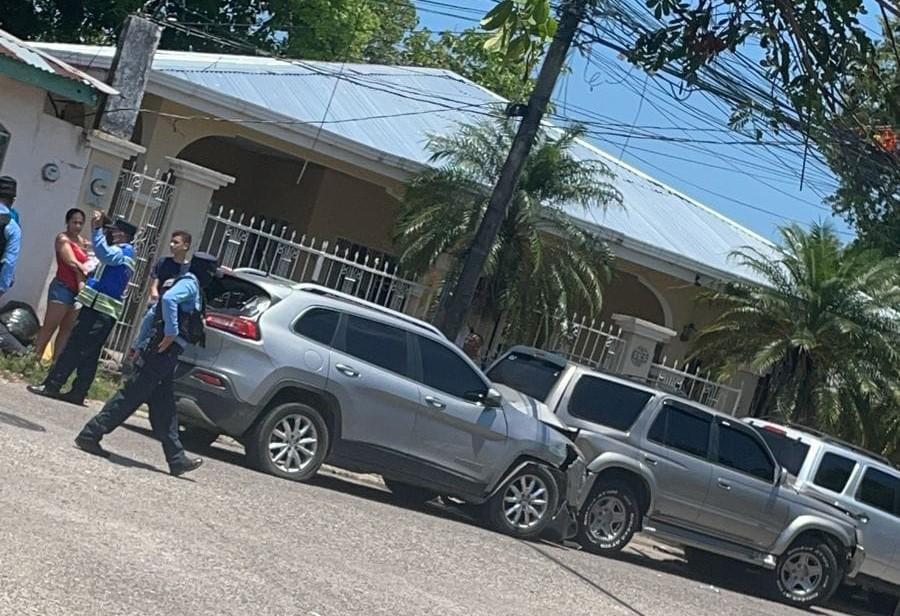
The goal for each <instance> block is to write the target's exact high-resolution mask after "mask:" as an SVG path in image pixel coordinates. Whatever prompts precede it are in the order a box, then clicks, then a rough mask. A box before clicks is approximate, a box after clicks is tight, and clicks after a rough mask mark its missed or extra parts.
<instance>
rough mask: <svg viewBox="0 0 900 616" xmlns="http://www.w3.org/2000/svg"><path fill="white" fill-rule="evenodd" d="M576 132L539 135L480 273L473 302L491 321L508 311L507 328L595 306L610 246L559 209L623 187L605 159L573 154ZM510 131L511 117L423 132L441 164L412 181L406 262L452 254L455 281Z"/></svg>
mask: <svg viewBox="0 0 900 616" xmlns="http://www.w3.org/2000/svg"><path fill="white" fill-rule="evenodd" d="M583 134H584V129H583V128H581V127H573V128H569V129H567V130H564V131H552V132H551V131H544V132H543V133H541V134H540V135H539V137H538V141H537V143H536V144H535V146H534V148H533V149H532V153H531V155H530V156H529V158H528V161H527V163H526V165H525V169H524V171H523V173H522V178H521V181H520V182H519V185H518V189H517V191H516V193H515V196H514V197H513V201H512V203H511V205H510V208H509V210H508V213H507V216H506V219H505V220H504V222H503V226H502V228H501V230H500V233H499V234H498V236H497V238H496V240H495V242H494V245H493V247H492V249H491V253H490V257H489V259H488V263H487V265H486V267H485V271H484V273H483V274H482V278H481V281H480V286H479V294H478V297H477V298H476V301H477V302H478V308H480V309H481V310H482V311H485V312H486V313H487V314H490V315H491V316H493V317H494V318H495V319H496V320H497V321H499V320H500V319H501V317H503V316H505V317H506V319H507V321H508V322H510V323H511V324H512V326H513V328H514V331H519V332H521V331H524V330H526V329H528V330H529V331H534V330H533V328H534V327H535V326H543V327H547V326H548V324H549V323H550V322H551V321H552V317H554V316H565V315H567V314H568V313H569V311H570V310H572V309H573V308H575V307H578V308H579V309H581V310H594V311H596V310H599V308H600V305H601V304H602V301H603V287H604V285H605V284H606V282H607V281H608V279H609V276H610V269H609V264H610V262H611V254H610V252H609V250H608V248H607V246H606V244H605V243H604V242H603V241H602V240H600V239H599V238H598V237H596V236H595V235H594V234H592V233H590V232H589V231H587V230H585V229H584V228H583V227H581V226H579V225H578V224H576V223H575V221H574V219H572V218H571V217H569V216H568V215H567V214H566V211H565V210H566V208H571V207H576V208H578V207H580V208H585V209H588V208H593V207H601V208H602V207H606V206H607V204H610V203H619V202H620V201H621V196H620V195H619V193H618V191H617V190H616V189H615V188H614V187H613V186H612V185H610V184H609V182H608V179H609V178H610V177H611V172H610V171H609V169H608V168H607V167H606V165H605V164H603V163H602V162H600V161H581V160H576V159H575V158H574V157H573V156H572V155H571V153H570V147H571V145H572V143H573V142H574V141H575V140H576V139H578V138H579V137H581V136H582V135H583ZM514 135H515V125H514V124H513V123H512V122H511V121H509V120H501V121H497V122H491V121H484V122H480V123H476V124H472V125H463V126H461V127H460V128H459V130H458V131H457V132H456V133H454V134H452V135H449V136H440V137H431V138H430V139H429V141H428V148H429V150H430V151H431V152H432V157H431V161H432V162H433V163H442V164H441V165H440V166H439V167H436V168H433V169H430V170H428V171H425V172H424V173H422V174H420V175H419V176H417V177H416V178H414V179H413V180H412V181H411V182H410V183H409V185H408V186H407V190H406V197H405V200H404V203H403V209H402V212H401V215H400V216H399V218H398V223H397V227H396V229H395V241H396V243H397V245H398V246H399V247H400V249H401V251H402V252H401V257H400V259H401V262H402V263H403V264H404V265H405V266H406V267H407V268H409V269H410V270H412V271H413V272H414V273H417V274H422V273H424V272H427V271H429V270H431V269H432V268H433V267H434V265H435V264H436V262H437V261H438V259H439V257H440V256H441V255H444V254H447V255H450V257H451V258H452V263H451V266H450V271H449V273H448V275H447V277H446V278H445V280H444V289H445V290H446V289H447V288H449V287H450V286H452V284H450V285H448V284H447V282H448V281H451V283H452V280H454V279H455V277H456V276H457V275H458V271H459V270H458V268H459V266H460V265H461V262H462V257H463V256H464V255H465V251H466V249H467V248H468V246H470V245H471V243H472V240H473V238H474V236H475V232H476V230H477V228H478V223H479V222H480V221H481V218H482V217H483V215H484V212H485V209H486V208H487V204H488V201H489V198H490V187H491V186H493V184H494V182H495V181H496V179H497V178H498V177H499V176H500V169H501V167H502V165H503V162H504V160H505V158H506V154H507V152H508V151H509V146H510V143H511V142H512V139H513V137H514Z"/></svg>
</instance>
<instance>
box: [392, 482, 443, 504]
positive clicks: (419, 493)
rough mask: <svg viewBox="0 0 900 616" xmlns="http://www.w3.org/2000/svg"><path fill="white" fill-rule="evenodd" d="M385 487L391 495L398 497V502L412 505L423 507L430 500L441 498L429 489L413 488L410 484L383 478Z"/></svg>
mask: <svg viewBox="0 0 900 616" xmlns="http://www.w3.org/2000/svg"><path fill="white" fill-rule="evenodd" d="M382 479H383V480H384V485H386V486H387V489H388V490H390V491H391V494H393V495H394V496H396V497H397V500H399V501H401V502H403V503H408V504H410V505H422V504H424V503H427V502H428V501H430V500H434V499H435V498H437V497H438V496H439V494H438V493H437V492H433V491H431V490H429V489H427V488H420V487H419V486H412V485H409V484H408V483H402V482H400V481H397V480H396V479H389V478H387V477H382Z"/></svg>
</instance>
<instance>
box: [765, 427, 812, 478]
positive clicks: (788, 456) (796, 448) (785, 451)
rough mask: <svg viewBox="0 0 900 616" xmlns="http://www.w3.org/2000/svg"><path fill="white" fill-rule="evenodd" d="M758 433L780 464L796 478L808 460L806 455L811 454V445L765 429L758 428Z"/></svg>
mask: <svg viewBox="0 0 900 616" xmlns="http://www.w3.org/2000/svg"><path fill="white" fill-rule="evenodd" d="M757 432H759V434H760V436H762V437H763V440H764V441H766V443H767V444H768V445H769V449H771V450H772V453H774V454H775V459H776V460H778V463H779V464H780V465H781V466H783V467H784V468H785V470H787V472H789V473H790V474H791V475H793V476H794V477H796V476H797V475H799V474H800V469H801V468H802V467H803V461H804V460H806V454H808V453H809V445H806V444H804V443H802V442H800V441H798V440H797V439H794V438H789V437H788V436H787V435H785V434H778V433H777V432H772V431H771V430H766V429H765V428H758V429H757Z"/></svg>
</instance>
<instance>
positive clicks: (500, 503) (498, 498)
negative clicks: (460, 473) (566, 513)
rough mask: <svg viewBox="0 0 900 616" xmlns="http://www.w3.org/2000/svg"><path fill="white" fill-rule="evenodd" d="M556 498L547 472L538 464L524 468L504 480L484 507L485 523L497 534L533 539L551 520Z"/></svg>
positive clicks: (552, 481) (555, 491) (555, 489)
mask: <svg viewBox="0 0 900 616" xmlns="http://www.w3.org/2000/svg"><path fill="white" fill-rule="evenodd" d="M558 495H559V489H558V487H557V485H556V480H555V479H554V478H553V475H552V474H551V473H550V471H548V470H547V469H546V468H544V467H543V466H541V465H539V464H533V465H530V466H527V467H525V468H524V469H522V470H520V471H519V472H517V473H516V474H514V475H513V476H512V477H510V478H509V479H507V480H506V481H505V482H504V484H503V485H502V486H501V487H500V489H499V490H497V492H496V494H494V496H493V497H491V499H490V500H489V501H488V502H487V503H486V504H485V512H486V514H487V519H488V522H489V523H490V524H491V525H492V526H493V527H494V528H495V529H497V530H498V531H500V532H501V533H505V534H507V535H512V536H513V537H517V538H519V539H533V538H535V537H537V536H539V535H540V534H541V533H542V532H543V531H544V529H546V528H547V525H548V524H549V523H550V521H551V520H552V519H553V514H554V513H555V507H556V503H557V501H558V500H559V497H558Z"/></svg>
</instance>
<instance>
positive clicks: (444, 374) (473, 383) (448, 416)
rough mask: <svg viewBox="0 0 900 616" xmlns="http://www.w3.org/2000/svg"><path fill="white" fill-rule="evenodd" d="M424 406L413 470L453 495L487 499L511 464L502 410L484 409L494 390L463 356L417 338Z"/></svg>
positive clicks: (419, 416)
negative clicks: (492, 484) (503, 469)
mask: <svg viewBox="0 0 900 616" xmlns="http://www.w3.org/2000/svg"><path fill="white" fill-rule="evenodd" d="M415 339H416V343H417V346H416V354H417V359H418V362H417V366H418V368H419V373H418V375H417V380H418V381H419V390H420V400H421V405H420V407H419V412H418V414H417V415H416V421H415V427H414V429H413V438H412V443H413V452H414V455H415V457H416V458H417V461H418V462H419V464H418V465H417V466H416V467H415V469H413V470H414V471H415V473H416V474H418V475H419V476H420V477H422V478H423V479H426V480H428V481H429V483H435V484H439V485H443V486H446V487H447V488H448V489H450V490H451V491H452V492H455V493H464V494H475V495H479V494H481V493H482V492H483V491H484V490H485V489H486V486H487V485H488V484H489V482H490V481H491V480H492V479H493V478H494V477H495V476H496V474H497V467H498V465H499V464H503V463H504V462H505V461H506V450H507V426H506V416H505V414H504V410H503V408H501V407H486V406H485V405H484V403H483V400H484V399H485V396H486V395H487V392H488V388H489V384H488V382H487V380H486V379H485V378H483V377H482V375H481V374H479V373H478V372H477V371H476V370H475V368H474V366H472V365H471V363H470V362H468V361H467V360H466V359H464V358H463V356H462V354H461V353H459V352H458V351H457V350H456V349H455V348H452V347H450V346H449V345H447V344H442V343H441V342H439V341H437V340H434V339H432V338H428V337H426V336H420V335H416V336H415Z"/></svg>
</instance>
